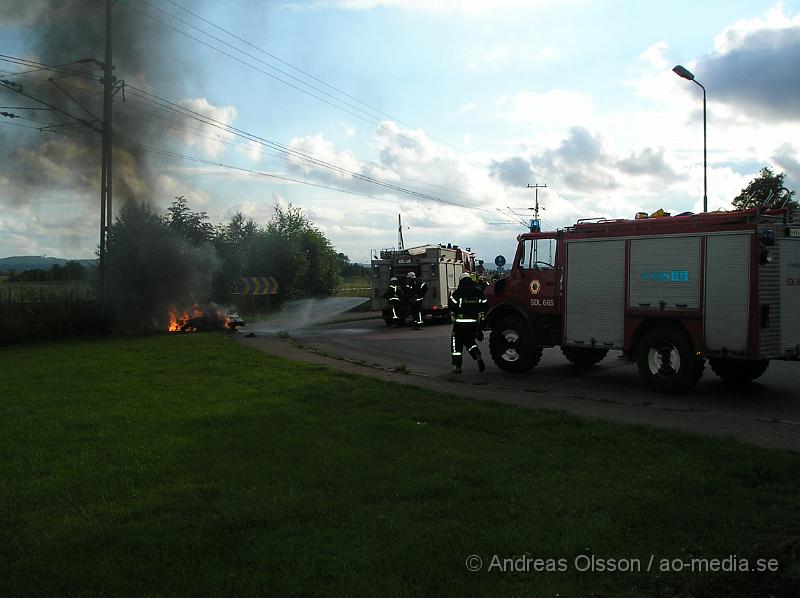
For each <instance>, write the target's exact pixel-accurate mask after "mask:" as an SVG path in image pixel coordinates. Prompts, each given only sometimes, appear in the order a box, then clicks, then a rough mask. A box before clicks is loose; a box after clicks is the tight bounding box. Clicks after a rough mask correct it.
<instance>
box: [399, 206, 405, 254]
mask: <svg viewBox="0 0 800 598" xmlns="http://www.w3.org/2000/svg"><path fill="white" fill-rule="evenodd" d="M403 249H405V246H404V245H403V222H402V221H401V220H400V214H398V215H397V251H403Z"/></svg>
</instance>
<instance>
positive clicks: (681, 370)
mask: <svg viewBox="0 0 800 598" xmlns="http://www.w3.org/2000/svg"><path fill="white" fill-rule="evenodd" d="M704 363H705V362H704V360H703V359H702V358H701V357H698V356H697V355H696V354H695V352H694V349H693V348H692V343H691V341H690V340H689V337H688V335H687V334H686V333H685V332H684V331H683V330H680V329H677V328H670V327H666V326H665V327H660V328H654V329H653V330H650V331H649V332H647V333H646V334H645V335H644V336H643V337H642V340H641V342H640V343H639V358H638V367H639V375H640V376H641V377H642V380H644V382H645V384H647V386H649V387H650V388H651V389H653V390H655V391H656V392H663V393H667V394H676V393H679V392H683V391H685V390H688V389H690V388H691V387H692V386H694V385H695V384H697V381H698V380H700V376H702V375H703V365H704Z"/></svg>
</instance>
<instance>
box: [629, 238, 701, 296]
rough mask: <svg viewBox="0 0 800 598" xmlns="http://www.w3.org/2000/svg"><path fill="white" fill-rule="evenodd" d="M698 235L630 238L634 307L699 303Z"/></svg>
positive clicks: (631, 285) (631, 282) (630, 281)
mask: <svg viewBox="0 0 800 598" xmlns="http://www.w3.org/2000/svg"><path fill="white" fill-rule="evenodd" d="M699 270H700V237H699V236H697V235H694V236H676V237H648V238H646V239H632V240H631V256H630V277H629V282H628V284H629V287H630V296H629V303H628V305H629V306H630V307H631V308H633V309H661V304H662V302H663V304H664V308H665V309H676V308H677V309H692V308H694V309H696V308H697V307H699V305H700V303H699V299H698V297H699V290H698V285H699V277H698V273H699Z"/></svg>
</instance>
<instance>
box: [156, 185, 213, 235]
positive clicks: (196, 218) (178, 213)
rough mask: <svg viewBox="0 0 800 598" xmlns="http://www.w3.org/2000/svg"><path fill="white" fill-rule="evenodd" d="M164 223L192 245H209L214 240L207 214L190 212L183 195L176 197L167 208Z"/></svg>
mask: <svg viewBox="0 0 800 598" xmlns="http://www.w3.org/2000/svg"><path fill="white" fill-rule="evenodd" d="M164 222H165V223H166V224H167V226H168V227H169V228H170V229H171V230H173V231H175V232H176V233H178V234H179V235H180V236H181V237H183V238H184V239H186V240H187V241H189V242H190V243H192V244H193V245H200V244H202V243H210V242H211V240H212V239H213V238H214V227H213V226H212V225H211V223H210V222H209V221H208V214H206V213H205V212H192V211H191V210H190V209H189V205H188V204H187V201H186V198H185V197H184V196H183V195H180V196H178V197H176V198H175V201H173V202H172V205H171V206H170V207H169V208H167V216H166V218H165V219H164Z"/></svg>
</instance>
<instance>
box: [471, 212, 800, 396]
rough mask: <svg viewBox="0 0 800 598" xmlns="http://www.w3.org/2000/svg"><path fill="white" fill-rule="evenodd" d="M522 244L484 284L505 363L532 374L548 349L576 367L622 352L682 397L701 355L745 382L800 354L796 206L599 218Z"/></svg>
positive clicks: (653, 382) (531, 236)
mask: <svg viewBox="0 0 800 598" xmlns="http://www.w3.org/2000/svg"><path fill="white" fill-rule="evenodd" d="M517 241H518V244H517V250H516V254H515V257H514V261H513V264H512V269H511V272H510V274H509V275H508V276H506V277H505V278H501V279H500V280H498V281H496V282H494V283H493V284H491V285H490V286H489V287H488V288H487V290H486V296H487V298H488V299H489V305H490V310H489V313H488V314H487V320H486V323H487V326H488V327H489V328H490V329H491V335H490V339H489V346H490V352H491V355H492V359H493V360H494V362H495V363H496V364H497V365H498V367H500V369H502V370H504V371H507V372H515V373H521V372H527V371H528V370H530V369H532V368H533V367H534V366H536V364H537V363H538V362H539V360H540V358H541V355H542V348H544V347H554V346H560V347H561V350H562V352H563V354H564V356H565V357H566V358H567V359H568V360H569V361H571V362H572V363H574V364H576V365H579V366H590V365H594V364H596V363H598V362H599V361H600V360H602V359H603V358H604V357H605V356H606V354H607V353H608V351H609V350H620V351H622V352H623V354H624V355H626V356H628V357H630V358H631V359H634V360H636V362H637V365H638V369H639V373H640V375H641V377H642V379H643V380H644V382H645V383H646V384H647V386H649V387H650V388H652V389H653V390H656V391H659V392H666V393H678V392H683V391H685V390H687V389H689V388H691V387H692V386H693V385H694V384H696V383H697V381H698V380H699V379H700V377H701V375H702V373H703V369H704V365H705V361H706V359H708V361H709V363H710V366H711V368H712V370H714V372H715V373H716V374H717V375H718V376H720V377H721V378H723V379H725V380H731V381H738V382H745V381H750V380H754V379H755V378H757V377H759V376H760V375H761V374H763V373H764V371H765V370H766V369H767V367H768V365H769V361H770V360H773V359H783V360H798V359H800V214H798V213H797V212H796V211H795V212H793V211H792V210H791V209H790V208H781V209H776V210H765V209H763V208H755V209H751V210H745V211H735V212H712V213H703V214H691V215H682V216H675V217H662V218H639V219H636V220H605V219H595V220H592V221H579V222H578V223H577V224H575V225H574V226H571V227H567V228H565V229H563V230H557V231H553V232H534V233H526V234H523V235H520V236H519V237H518V239H517Z"/></svg>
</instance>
